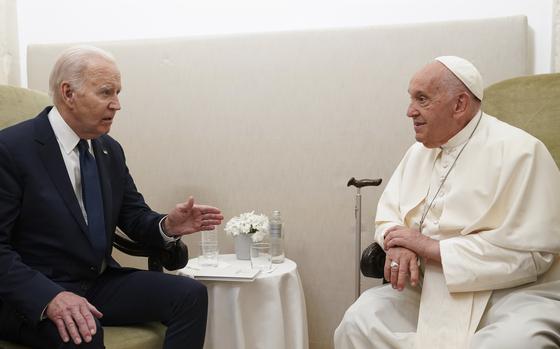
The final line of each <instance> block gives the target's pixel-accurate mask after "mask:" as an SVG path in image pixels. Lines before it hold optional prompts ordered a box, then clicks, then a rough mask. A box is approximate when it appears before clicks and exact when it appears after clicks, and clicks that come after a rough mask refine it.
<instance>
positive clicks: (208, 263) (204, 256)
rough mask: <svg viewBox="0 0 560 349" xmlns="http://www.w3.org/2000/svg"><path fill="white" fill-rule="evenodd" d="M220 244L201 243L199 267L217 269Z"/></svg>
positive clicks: (212, 242) (211, 242)
mask: <svg viewBox="0 0 560 349" xmlns="http://www.w3.org/2000/svg"><path fill="white" fill-rule="evenodd" d="M218 253H219V252H218V243H217V242H214V241H201V242H200V256H199V257H198V265H200V266H201V267H217V266H218Z"/></svg>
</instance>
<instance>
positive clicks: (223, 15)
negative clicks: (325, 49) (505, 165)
mask: <svg viewBox="0 0 560 349" xmlns="http://www.w3.org/2000/svg"><path fill="white" fill-rule="evenodd" d="M552 13H553V0H492V1H489V0H448V1H442V0H423V1H417V0H392V1H380V0H235V1H232V0H204V1H200V0H198V1H195V0H162V1H153V0H97V1H87V2H86V1H74V0H49V1H45V0H19V1H18V24H19V47H20V57H21V61H22V64H21V67H22V74H21V76H22V79H23V80H24V81H23V85H24V86H25V85H26V76H27V74H26V72H25V63H24V62H25V61H26V53H25V50H26V47H27V45H28V44H39V43H57V42H80V41H102V40H121V39H132V38H156V37H176V36H189V35H208V34H222V33H243V32H261V31H279V30H299V29H308V28H325V27H354V26H365V25H376V24H397V23H414V22H427V21H441V20H451V19H471V18H488V17H500V16H508V15H516V14H523V15H526V16H527V17H528V20H529V27H530V30H531V32H530V38H529V48H530V49H531V47H534V51H531V53H530V57H529V64H530V67H532V68H533V69H532V70H533V71H534V72H535V73H547V72H550V71H551V64H552V63H551V62H552V27H553V25H552V22H553V21H552ZM426 40H429V38H426Z"/></svg>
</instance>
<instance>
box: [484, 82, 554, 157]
mask: <svg viewBox="0 0 560 349" xmlns="http://www.w3.org/2000/svg"><path fill="white" fill-rule="evenodd" d="M482 109H483V110H484V112H486V113H488V114H490V115H493V116H495V117H497V118H498V119H500V120H503V121H505V122H507V123H509V124H511V125H514V126H516V127H519V128H521V129H523V130H525V131H527V132H529V133H530V134H532V135H533V136H535V137H537V138H538V139H540V140H541V141H542V142H543V143H544V144H545V145H546V147H547V148H548V150H549V151H550V153H551V154H552V157H553V158H554V160H555V161H556V165H557V166H559V167H560V73H556V74H543V75H531V76H522V77H518V78H513V79H508V80H504V81H501V82H498V83H496V84H494V85H491V86H489V87H487V88H486V89H485V90H484V100H483V103H482Z"/></svg>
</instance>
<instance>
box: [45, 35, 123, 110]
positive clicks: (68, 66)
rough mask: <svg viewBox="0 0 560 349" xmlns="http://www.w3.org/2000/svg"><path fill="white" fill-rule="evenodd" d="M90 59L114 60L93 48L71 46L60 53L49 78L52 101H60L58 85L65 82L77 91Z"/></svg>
mask: <svg viewBox="0 0 560 349" xmlns="http://www.w3.org/2000/svg"><path fill="white" fill-rule="evenodd" d="M92 58H102V59H104V60H107V61H109V62H112V63H115V64H116V62H115V58H114V57H113V55H112V54H110V53H109V52H107V51H105V50H102V49H100V48H98V47H95V46H88V45H79V46H72V47H69V48H67V49H66V50H64V51H62V53H61V54H60V56H59V57H58V59H57V60H56V63H55V64H54V67H53V69H52V71H51V75H50V77H49V94H50V95H51V96H52V97H53V100H54V101H58V100H60V89H59V87H60V84H61V83H62V82H63V81H66V82H68V83H69V84H70V86H71V87H72V88H73V89H75V90H79V89H80V88H81V87H82V85H83V83H84V81H85V76H84V71H85V70H86V68H87V67H88V66H89V63H90V61H91V59H92Z"/></svg>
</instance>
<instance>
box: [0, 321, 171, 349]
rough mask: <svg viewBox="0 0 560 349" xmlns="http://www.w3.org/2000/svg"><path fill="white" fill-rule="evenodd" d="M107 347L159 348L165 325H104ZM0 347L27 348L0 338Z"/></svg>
mask: <svg viewBox="0 0 560 349" xmlns="http://www.w3.org/2000/svg"><path fill="white" fill-rule="evenodd" d="M103 330H104V333H105V347H106V348H107V349H161V348H162V347H163V339H164V338H165V326H163V325H162V324H159V323H156V322H151V323H147V324H141V325H135V326H104V327H103ZM0 349H29V348H28V347H25V346H22V345H18V344H13V343H8V342H6V341H2V340H0Z"/></svg>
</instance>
